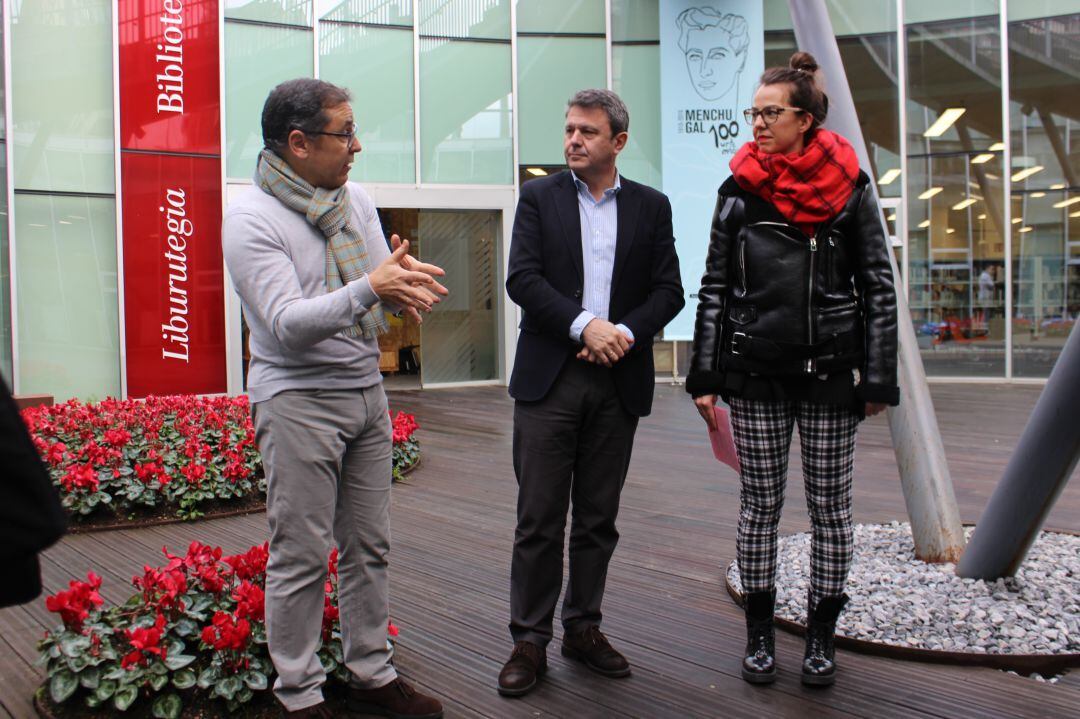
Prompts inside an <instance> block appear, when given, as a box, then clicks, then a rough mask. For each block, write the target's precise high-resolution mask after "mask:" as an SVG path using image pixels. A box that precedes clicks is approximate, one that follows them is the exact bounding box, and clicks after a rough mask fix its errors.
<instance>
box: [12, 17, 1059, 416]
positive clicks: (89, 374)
mask: <svg viewBox="0 0 1080 719" xmlns="http://www.w3.org/2000/svg"><path fill="white" fill-rule="evenodd" d="M763 2H764V13H765V19H766V28H765V40H766V42H765V48H766V65H767V66H770V65H778V64H784V63H786V61H787V58H788V56H789V55H790V54H791V52H793V51H794V50H795V45H796V44H795V35H794V32H793V29H792V24H791V18H790V15H789V12H788V4H787V2H786V0H763ZM826 5H827V7H828V10H829V12H830V17H831V20H832V23H833V28H834V31H835V34H836V36H837V42H838V45H839V49H840V53H841V57H842V59H843V61H844V64H845V67H846V68H847V69H848V76H849V77H848V79H849V84H850V86H851V89H852V94H853V97H854V99H855V103H856V107H857V110H858V112H859V116H860V120H861V123H862V126H863V130H864V134H865V137H866V140H867V141H868V145H869V151H870V156H871V159H870V167H868V168H865V169H866V170H867V172H868V173H870V174H871V175H872V176H873V178H874V180H875V182H876V184H877V188H878V191H879V194H880V195H881V196H882V198H883V204H884V205H885V207H886V219H887V221H888V222H889V225H890V229H891V231H892V232H893V234H894V235H895V236H896V238H897V241H898V245H899V244H901V243H902V244H903V247H902V248H901V247H898V248H897V251H896V256H897V260H898V264H899V265H900V270H901V272H902V276H903V278H904V280H905V281H906V285H907V286H906V292H907V299H908V304H909V307H910V311H911V318H912V322H913V323H914V329H915V331H916V335H917V338H918V342H919V346H920V348H921V351H922V355H923V359H924V363H925V365H926V369H927V373H928V374H929V375H930V376H938V377H980V378H988V379H995V378H998V379H1001V378H1014V377H1015V378H1044V377H1046V376H1047V375H1048V374H1049V372H1050V369H1051V368H1052V366H1053V364H1054V362H1055V361H1056V359H1057V356H1058V354H1059V353H1060V350H1061V347H1062V346H1063V344H1064V342H1065V338H1066V337H1067V336H1068V333H1069V331H1070V330H1071V328H1072V326H1073V324H1074V323H1075V321H1076V319H1077V316H1078V315H1080V233H1078V229H1077V228H1078V223H1080V180H1078V179H1077V175H1078V173H1080V152H1078V149H1077V148H1078V146H1080V109H1078V107H1080V106H1078V103H1077V102H1076V101H1075V98H1074V95H1075V92H1074V89H1075V86H1076V82H1075V80H1076V68H1077V67H1080V49H1078V47H1080V46H1078V45H1077V43H1076V41H1075V40H1074V39H1073V38H1075V37H1077V36H1080V0H1057V1H1055V0H960V1H959V2H953V3H941V2H937V1H936V0H881V1H880V2H875V3H866V2H861V1H859V0H827V3H826ZM114 8H115V3H114V2H113V0H63V2H29V1H24V2H14V3H9V13H8V14H9V16H10V18H9V22H8V23H7V24H6V26H5V27H4V28H3V35H2V37H0V46H3V45H6V46H7V47H6V52H5V57H6V60H7V62H8V67H9V74H10V78H11V80H10V85H9V86H7V87H4V86H2V83H0V98H2V97H4V96H7V95H10V98H9V100H8V103H7V106H8V107H7V109H6V111H5V113H4V114H3V117H2V118H0V158H2V160H3V162H2V164H3V165H4V167H3V172H0V184H2V185H3V186H2V187H0V213H2V215H0V216H2V217H3V218H4V221H3V222H0V375H3V376H4V377H5V378H7V379H8V380H12V379H14V380H16V381H17V384H18V390H19V391H20V392H23V393H26V392H38V391H40V392H47V393H50V394H53V395H55V396H56V397H57V398H58V399H64V398H66V397H69V396H82V397H89V396H95V397H101V396H105V395H107V394H116V393H119V392H120V391H121V389H122V384H121V381H120V372H121V369H120V368H121V366H122V352H121V345H120V339H119V338H120V337H121V336H122V335H123V331H122V328H121V326H120V321H119V307H120V301H119V297H120V295H121V294H122V293H121V292H120V286H121V279H120V278H119V276H118V271H117V250H116V248H117V246H118V244H119V242H118V238H117V223H116V219H115V216H116V210H117V200H116V192H117V189H116V180H115V178H116V166H115V159H114V158H115V157H116V145H115V137H114V124H115V119H116V118H115V113H114V106H115V103H116V102H117V99H116V98H117V94H116V93H117V92H118V89H117V83H116V81H115V71H114V68H113V43H114V41H115V40H114V38H113V27H112V26H113V23H114V19H113V15H112V13H113V12H114ZM221 8H222V10H221V12H222V14H223V16H224V34H223V37H222V40H221V42H222V43H223V62H224V67H223V80H224V88H223V92H222V99H223V110H222V111H223V113H224V118H223V119H224V125H225V127H224V135H225V137H224V141H225V142H224V146H223V151H222V152H223V162H224V165H225V173H226V175H227V177H229V178H232V180H231V184H233V185H239V184H244V183H246V182H248V181H249V179H250V177H251V175H252V172H253V170H254V164H255V158H256V156H257V154H258V152H259V150H260V149H261V147H262V138H261V128H260V113H261V109H262V103H263V101H264V100H265V97H266V94H267V92H268V91H269V90H270V88H271V87H273V86H274V85H275V84H277V83H278V82H281V81H282V80H285V79H289V78H293V77H298V76H306V77H321V78H324V79H327V80H329V81H331V82H335V83H337V84H340V85H343V86H346V87H348V88H349V89H350V90H351V91H352V92H353V95H354V98H355V99H354V111H355V113H356V119H357V124H358V137H359V139H360V142H361V145H362V147H363V154H362V156H361V158H360V160H359V161H358V162H356V163H355V165H354V166H353V169H352V178H353V179H354V180H357V181H361V182H364V183H367V184H369V185H375V186H384V185H385V186H388V187H389V188H391V189H393V190H394V191H395V192H398V193H401V192H409V191H415V192H416V193H418V194H421V193H425V192H428V193H430V192H442V193H445V195H444V196H445V197H451V196H453V197H457V195H456V194H454V193H460V192H464V191H465V190H466V189H468V190H475V189H486V190H490V191H499V192H508V191H509V190H510V188H512V187H513V186H514V185H515V182H516V180H518V178H520V177H527V176H530V175H528V174H527V173H526V172H525V170H526V169H527V168H537V169H538V171H540V172H542V171H553V170H556V169H558V168H559V167H561V166H562V162H563V158H562V143H561V126H562V120H563V113H564V111H565V101H566V99H567V98H568V97H569V96H570V95H571V94H572V93H573V92H575V91H577V90H579V89H583V88H585V87H604V86H606V85H607V84H608V83H609V82H610V86H611V88H612V89H614V90H615V91H616V92H618V93H619V94H620V95H621V96H622V97H623V99H624V100H625V101H626V102H627V105H628V106H629V109H630V115H631V128H630V140H629V143H628V145H627V147H626V149H625V150H624V151H623V153H622V154H621V155H620V158H619V168H620V171H621V172H622V173H623V174H624V175H625V176H627V177H629V178H632V179H635V180H638V181H641V182H644V183H647V184H650V185H653V186H656V187H662V185H663V166H662V161H661V154H662V153H661V143H660V116H661V113H660V107H659V104H660V47H659V26H658V11H659V0H610V2H605V0H221ZM606 8H610V16H607V15H605V12H606ZM1003 35H1004V36H1003ZM1003 41H1004V42H1005V44H1004V45H1003V44H1002V42H1003ZM61 57H78V58H79V62H78V63H74V64H72V63H69V62H58V61H57V58H61ZM515 69H516V76H515ZM42 87H48V88H50V91H49V92H41V88H42ZM515 88H516V96H515V94H514V93H515ZM515 110H516V115H515ZM462 186H466V187H464V188H463V187H462ZM403 196H405V195H401V194H397V195H395V197H397V198H399V199H397V200H395V202H398V203H400V202H401V200H400V198H401V197H403ZM426 197H430V195H426ZM12 198H13V199H12ZM9 205H10V206H9ZM436 205H437V206H438V207H452V206H454V205H453V203H452V202H445V203H444V202H439V203H436ZM425 206H429V205H426V204H425V202H424V201H423V200H417V201H416V203H415V204H413V205H412V207H413V208H421V207H425ZM466 207H467V208H468V209H469V210H470V211H469V212H465V211H464V209H465V208H466ZM485 207H487V206H486V205H479V206H478V205H463V206H462V211H460V212H456V214H455V212H451V211H449V210H417V209H413V210H412V212H414V214H415V213H419V214H418V215H417V216H416V218H415V220H414V221H413V223H412V225H410V227H409V230H411V231H412V234H413V238H414V239H415V240H416V241H417V242H419V241H420V239H421V237H423V236H425V235H426V236H427V239H426V240H425V245H424V248H425V249H424V253H425V256H426V257H429V258H434V257H435V255H434V254H430V253H435V252H436V250H437V254H439V258H440V261H445V262H453V263H458V264H455V267H457V266H458V265H460V267H461V268H462V272H463V275H462V278H463V279H462V281H463V282H465V285H463V288H462V290H461V295H460V296H461V297H462V299H461V300H460V301H461V302H463V303H465V304H464V305H462V306H461V307H459V308H455V309H454V310H453V312H454V313H456V314H454V315H453V321H452V322H450V323H449V324H445V326H444V324H442V323H443V320H439V319H437V318H435V316H434V315H433V319H432V320H431V321H430V322H429V323H426V324H425V326H424V336H425V337H427V338H435V339H434V340H433V341H432V342H428V343H427V346H426V347H425V349H424V352H423V354H424V358H423V359H424V362H423V365H424V367H423V376H424V379H425V381H427V382H450V381H466V380H476V379H482V378H492V377H494V378H504V379H505V370H506V368H505V367H503V366H502V365H503V364H504V363H503V362H502V361H501V359H499V358H501V357H502V356H503V355H502V354H501V353H502V352H503V349H502V345H503V344H505V343H507V342H510V341H512V340H513V338H512V337H503V336H502V335H503V334H506V332H502V331H500V325H499V320H498V319H497V316H498V314H499V313H498V312H497V311H495V310H498V308H500V307H506V306H507V305H508V303H509V300H507V299H506V297H505V294H504V293H503V292H502V290H501V280H500V278H499V268H501V260H500V259H498V258H499V257H501V256H502V254H501V253H503V252H504V251H505V247H506V243H508V241H509V238H508V237H504V236H502V235H503V234H504V233H502V232H493V233H488V232H487V229H485V228H486V227H487V224H485V223H491V222H495V224H496V225H497V224H498V223H499V222H502V221H503V220H505V219H506V218H501V219H499V218H496V219H492V217H491V216H490V208H488V209H484V208H485ZM485 213H487V214H485ZM496 214H497V213H496ZM905 220H906V223H907V225H906V230H905V227H904V226H902V223H903V222H904V221H905ZM394 229H395V230H396V229H398V228H396V227H395V228H394ZM409 230H407V231H409ZM451 230H452V232H451ZM453 232H457V233H461V238H459V239H456V240H453V241H451V240H448V239H445V238H447V237H449V236H450V234H453ZM470 232H475V233H479V234H478V235H477V236H484V237H488V236H489V234H490V236H491V237H493V238H495V239H492V240H491V244H490V246H488V245H487V244H485V242H486V241H480V240H477V239H476V238H470V237H467V235H468V233H470ZM447 233H450V234H447ZM431 237H443V238H444V239H443V240H442V241H440V242H441V243H442V244H441V245H440V242H435V241H432V240H431ZM440 253H447V254H446V257H445V258H443V255H442V254H440ZM485 268H487V269H485ZM76 269H78V271H76ZM488 270H490V272H491V273H493V274H485V272H488ZM481 286H484V287H487V289H486V290H484V291H483V292H479V291H478V290H477V288H478V287H481ZM478 292H479V294H478ZM485 292H486V293H487V294H485ZM491 302H494V304H495V308H494V309H492V308H491V307H488V304H489V303H491ZM488 312H494V314H486V313H488ZM447 317H448V318H449V317H450V315H447ZM447 321H449V320H447ZM463 327H467V328H468V331H467V332H466V330H464V329H462V328H463ZM439 333H442V334H439ZM466 335H467V337H468V339H467V340H466V339H463V338H466ZM469 343H478V344H482V345H484V346H483V347H480V348H479V349H478V350H477V351H476V353H474V354H473V355H470V356H469V358H468V360H467V361H465V360H464V359H461V358H462V357H465V355H464V354H462V353H463V352H465V349H464V348H465V347H466V345H468V344H469ZM438 345H441V346H443V347H444V348H445V350H439V349H435V347H436V346H438ZM72 346H75V347H78V348H79V352H78V353H72V352H71V347H72ZM685 350H686V345H679V346H675V345H674V344H671V343H666V344H663V345H660V346H659V347H658V350H657V358H658V367H659V368H661V370H662V372H664V373H666V372H668V371H670V370H675V371H678V370H679V366H680V365H683V364H684V362H685V359H686V355H687V352H686V351H685ZM442 351H445V352H446V353H448V354H447V357H449V356H450V354H454V353H456V354H455V356H456V357H457V358H458V359H457V360H455V361H450V360H449V359H440V357H439V352H442ZM76 355H77V357H78V359H77V361H76V360H74V359H72V358H73V357H75V356H76Z"/></svg>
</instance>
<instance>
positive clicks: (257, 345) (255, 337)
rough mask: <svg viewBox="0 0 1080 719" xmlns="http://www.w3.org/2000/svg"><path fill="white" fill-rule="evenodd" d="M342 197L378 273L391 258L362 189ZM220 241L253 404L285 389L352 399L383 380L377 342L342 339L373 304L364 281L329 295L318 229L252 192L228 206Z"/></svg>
mask: <svg viewBox="0 0 1080 719" xmlns="http://www.w3.org/2000/svg"><path fill="white" fill-rule="evenodd" d="M348 188H349V192H350V193H351V197H350V200H351V204H352V220H351V222H352V223H353V224H354V226H355V227H357V228H358V229H359V230H360V231H361V232H362V233H363V235H364V238H365V240H366V241H367V251H368V257H369V258H370V259H371V266H372V267H373V268H374V267H376V266H378V265H379V264H380V263H381V262H382V261H383V260H384V259H386V257H388V256H389V255H390V249H389V247H388V246H387V243H386V238H385V237H384V236H383V232H382V226H381V225H380V224H379V217H378V215H377V214H376V212H375V203H374V202H372V200H371V198H370V197H369V196H368V194H367V193H366V192H364V191H363V190H362V189H361V188H360V186H359V185H356V184H353V183H351V182H350V183H349V185H348ZM221 237H222V247H223V249H224V254H225V264H226V266H227V267H228V269H229V275H230V276H231V277H232V281H233V285H235V287H236V291H237V292H238V293H239V295H240V300H241V303H242V304H243V308H244V318H245V320H246V321H247V325H248V328H249V329H250V331H251V335H250V339H249V345H248V346H249V348H250V351H251V365H250V367H249V369H248V386H247V391H248V396H249V397H250V398H251V401H252V402H262V401H264V400H267V399H270V398H271V397H273V396H274V395H275V394H277V393H278V392H282V391H285V390H290V389H351V388H358V387H370V386H372V385H375V384H377V383H378V382H380V381H381V380H382V375H380V374H379V344H378V342H377V341H376V340H374V339H365V338H353V337H347V336H345V335H344V334H342V330H344V329H346V328H348V327H350V326H351V325H353V324H355V323H356V322H357V320H358V319H359V318H360V316H361V315H363V314H365V313H366V312H368V310H369V308H370V307H372V306H373V305H374V304H375V303H376V302H377V301H378V297H377V296H376V295H375V293H374V292H373V291H372V289H371V284H370V283H369V282H368V278H367V277H361V278H360V279H358V280H354V281H352V282H350V283H349V284H348V285H346V286H345V287H342V288H341V289H338V290H335V291H333V292H327V291H326V239H325V238H324V237H323V235H322V233H321V232H320V231H319V229H318V228H317V227H314V226H312V225H310V224H308V221H307V220H306V219H305V217H304V216H303V215H301V214H300V213H299V212H296V211H295V210H291V209H289V208H288V207H286V206H285V205H283V204H282V203H281V202H279V201H278V200H277V198H275V197H273V196H271V195H268V194H267V193H265V192H263V191H262V190H261V189H260V188H259V187H258V186H253V187H251V188H250V189H248V190H247V191H246V192H245V193H244V194H243V195H242V196H241V197H240V198H238V199H237V200H236V201H234V202H233V203H231V204H230V205H229V207H228V210H226V212H225V221H224V224H223V226H222V232H221Z"/></svg>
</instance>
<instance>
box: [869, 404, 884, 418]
mask: <svg viewBox="0 0 1080 719" xmlns="http://www.w3.org/2000/svg"><path fill="white" fill-rule="evenodd" d="M886 407H888V405H887V404H885V403H884V402H867V403H866V416H867V417H873V416H874V415H875V414H881V411H882V410H884V409H885V408H886Z"/></svg>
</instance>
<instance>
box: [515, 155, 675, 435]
mask: <svg viewBox="0 0 1080 719" xmlns="http://www.w3.org/2000/svg"><path fill="white" fill-rule="evenodd" d="M621 186H622V189H620V190H619V194H618V196H617V198H616V203H617V213H618V214H617V217H618V234H617V235H616V240H615V265H614V270H613V272H612V281H611V303H610V307H609V311H608V320H610V321H611V322H612V323H614V324H620V323H621V324H624V325H626V326H627V327H629V328H630V331H631V332H633V333H634V340H635V341H634V344H633V346H632V348H631V350H630V352H629V353H628V354H627V356H626V357H624V358H623V359H622V360H620V361H619V362H618V363H617V364H615V366H614V367H613V368H612V370H611V371H612V373H613V375H614V379H615V386H616V388H617V390H618V393H619V399H620V401H621V402H622V405H623V407H624V408H625V409H626V411H627V412H629V413H631V414H633V415H635V416H638V417H643V416H645V415H647V414H649V412H650V411H651V410H652V398H653V381H654V376H653V357H652V341H653V337H655V336H656V334H657V333H659V332H660V330H661V329H663V327H664V325H666V324H667V323H668V322H670V321H671V319H672V318H673V317H674V316H675V315H676V314H677V313H678V312H679V310H680V309H682V306H683V304H684V303H685V300H684V299H683V290H682V283H681V281H680V276H679V258H678V257H677V256H676V254H675V238H674V236H673V235H672V230H671V203H670V202H668V198H667V196H665V195H664V194H663V193H661V192H658V191H656V190H654V189H652V188H651V187H648V186H646V185H641V184H638V183H637V182H633V181H632V180H628V179H626V178H625V177H623V178H621ZM581 255H582V251H581V219H580V214H579V210H578V197H577V188H576V187H575V186H574V181H573V178H572V177H571V175H570V172H569V171H565V170H564V171H563V172H560V173H559V174H557V175H552V176H549V177H544V178H540V179H537V180H531V181H529V182H527V183H525V184H524V185H522V186H521V199H520V200H519V201H518V207H517V214H516V215H515V216H514V234H513V238H512V241H511V244H510V261H509V271H508V273H507V278H506V291H507V292H508V293H509V294H510V299H512V300H513V301H514V302H516V303H517V304H518V305H520V306H521V309H522V310H523V315H522V319H521V325H520V329H521V332H520V334H519V336H518V344H517V358H516V360H515V361H514V371H513V373H512V374H511V376H510V395H511V396H512V397H514V398H515V399H518V400H522V401H526V402H531V401H535V400H539V399H542V398H543V397H544V396H545V395H546V394H547V392H548V390H549V389H551V386H552V384H553V383H554V382H555V378H556V377H557V376H558V374H559V371H560V370H561V369H562V367H563V365H564V364H565V362H566V361H567V360H568V359H570V358H572V357H573V356H574V354H576V353H577V352H578V351H579V350H580V349H581V344H580V343H578V342H574V341H573V340H571V339H570V325H571V323H573V321H574V319H575V318H576V317H577V316H578V315H579V314H581V311H582V309H583V308H582V306H581V297H582V291H583V287H584V276H583V274H582V259H581Z"/></svg>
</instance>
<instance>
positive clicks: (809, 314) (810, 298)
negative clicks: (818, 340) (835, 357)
mask: <svg viewBox="0 0 1080 719" xmlns="http://www.w3.org/2000/svg"><path fill="white" fill-rule="evenodd" d="M816 258H817V237H816V236H814V235H811V236H810V276H809V278H808V280H807V283H806V335H807V339H808V341H807V344H810V345H813V344H814V264H815V262H814V260H815V259H816ZM803 369H804V370H805V371H806V373H807V374H813V372H814V360H813V358H809V357H808V358H807V360H806V365H805V367H804V368H803Z"/></svg>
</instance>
